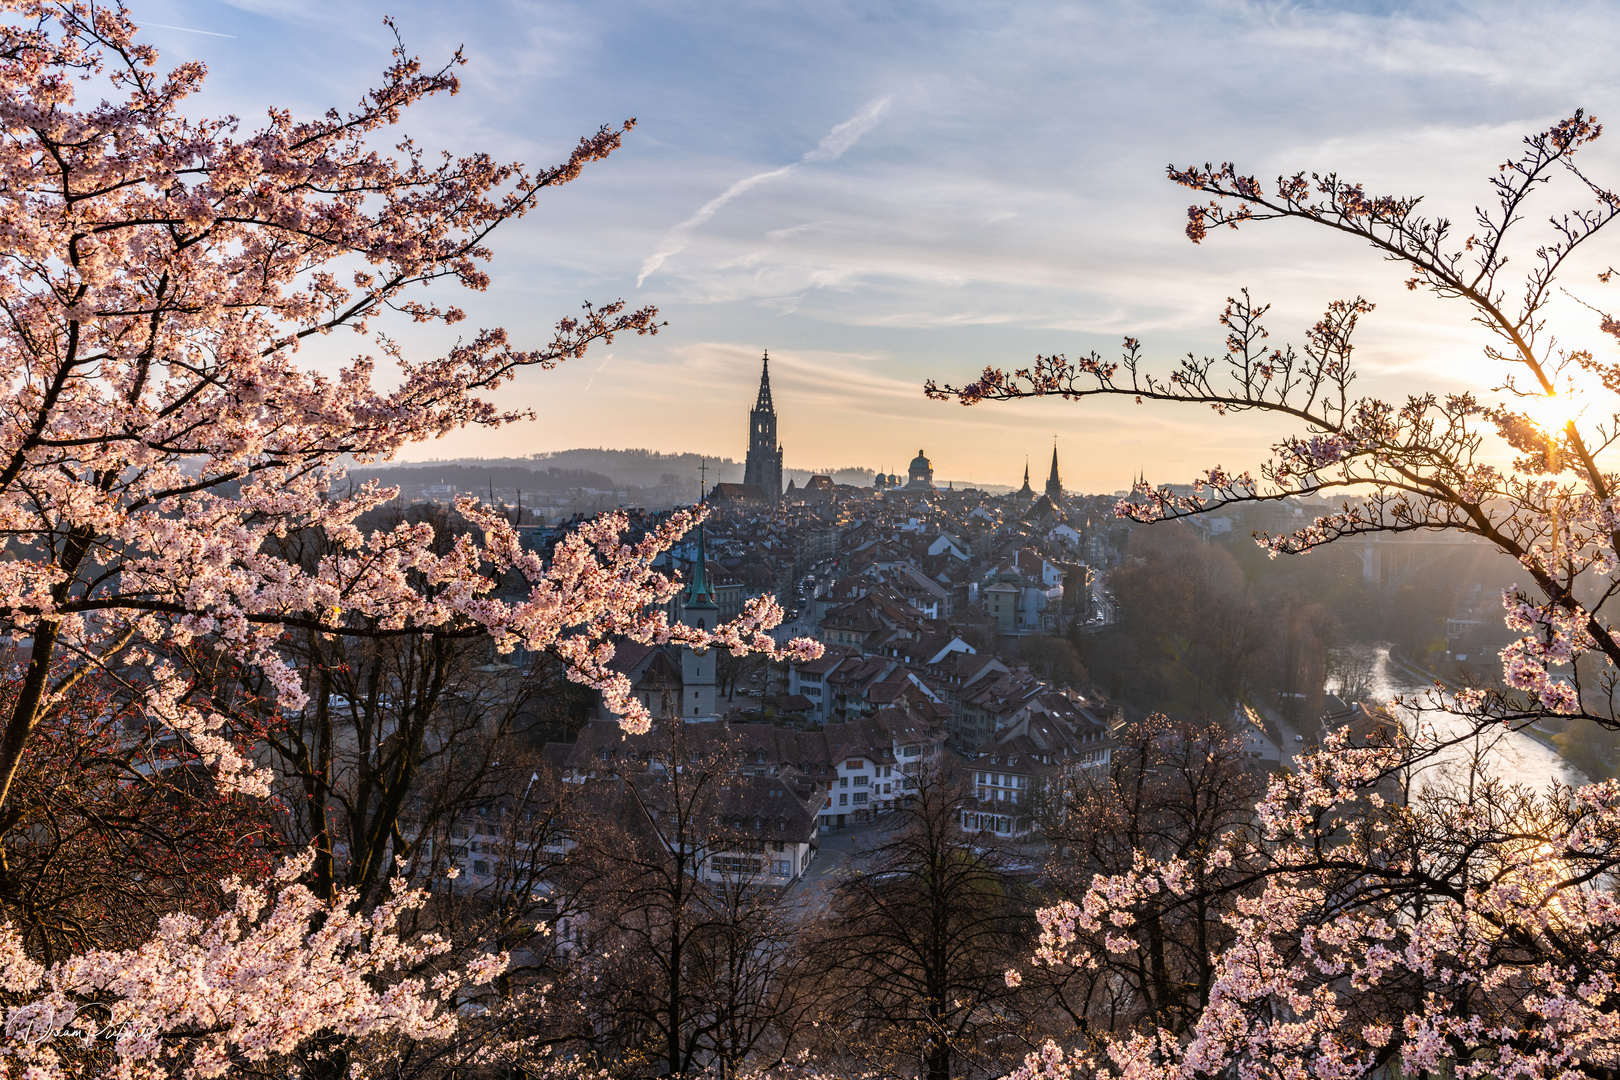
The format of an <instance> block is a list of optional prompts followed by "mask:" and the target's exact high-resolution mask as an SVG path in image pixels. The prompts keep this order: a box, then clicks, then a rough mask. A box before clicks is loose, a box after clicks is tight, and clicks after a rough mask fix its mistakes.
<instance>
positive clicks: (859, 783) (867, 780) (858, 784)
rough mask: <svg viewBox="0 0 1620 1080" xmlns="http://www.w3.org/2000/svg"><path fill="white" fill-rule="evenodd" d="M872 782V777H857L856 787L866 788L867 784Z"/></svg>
mask: <svg viewBox="0 0 1620 1080" xmlns="http://www.w3.org/2000/svg"><path fill="white" fill-rule="evenodd" d="M871 782H872V778H871V777H870V776H857V777H856V778H855V786H856V787H865V786H866V785H867V784H870V783H871Z"/></svg>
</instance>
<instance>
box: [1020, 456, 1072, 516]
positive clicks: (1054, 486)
mask: <svg viewBox="0 0 1620 1080" xmlns="http://www.w3.org/2000/svg"><path fill="white" fill-rule="evenodd" d="M1024 483H1026V484H1027V483H1029V480H1028V466H1025V480H1024ZM1046 497H1047V498H1048V499H1051V500H1052V505H1053V506H1056V505H1057V504H1058V503H1061V502H1062V501H1063V481H1062V480H1059V479H1058V467H1057V442H1056V441H1054V442H1053V443H1052V475H1051V476H1048V477H1047V478H1046Z"/></svg>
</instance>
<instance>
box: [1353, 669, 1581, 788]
mask: <svg viewBox="0 0 1620 1080" xmlns="http://www.w3.org/2000/svg"><path fill="white" fill-rule="evenodd" d="M1364 648H1366V649H1367V650H1369V651H1371V652H1372V653H1373V660H1374V671H1373V700H1375V701H1388V700H1389V699H1390V698H1392V697H1394V696H1395V695H1396V694H1402V695H1405V696H1407V697H1411V696H1413V693H1414V692H1415V691H1419V690H1427V689H1429V688H1430V687H1431V686H1432V684H1431V683H1430V682H1428V681H1427V680H1425V679H1424V678H1423V677H1422V676H1420V675H1417V674H1415V673H1413V672H1411V671H1409V670H1408V669H1406V668H1404V667H1402V666H1401V665H1400V664H1397V663H1395V662H1394V661H1393V660H1391V659H1390V656H1389V648H1388V647H1387V646H1384V645H1378V646H1371V645H1369V646H1364ZM1407 720H1408V722H1409V723H1410V721H1411V717H1410V715H1409V716H1408V717H1407ZM1423 723H1424V724H1425V725H1432V727H1433V728H1434V729H1435V733H1436V734H1438V735H1440V736H1442V737H1444V736H1447V735H1453V734H1462V733H1464V732H1466V731H1468V730H1469V724H1468V722H1467V721H1465V720H1463V719H1462V718H1461V717H1456V716H1451V715H1449V714H1446V713H1433V712H1431V713H1425V714H1424V716H1423ZM1474 757H1475V743H1474V741H1473V740H1470V741H1469V742H1468V743H1464V744H1460V745H1458V746H1456V747H1453V748H1451V749H1449V750H1447V751H1446V752H1445V753H1444V754H1443V755H1441V763H1440V765H1439V767H1437V768H1434V769H1430V770H1427V771H1426V772H1424V773H1421V774H1419V777H1418V778H1417V782H1416V785H1415V786H1418V787H1422V786H1425V785H1426V784H1429V783H1437V782H1444V783H1451V784H1466V783H1467V780H1468V772H1469V765H1470V760H1471V759H1472V758H1474ZM1478 759H1479V760H1480V761H1481V762H1483V764H1484V766H1485V768H1486V769H1488V770H1489V771H1490V773H1491V774H1493V775H1494V776H1496V777H1497V778H1498V779H1500V780H1504V781H1506V782H1508V783H1510V784H1521V785H1524V786H1525V787H1529V788H1534V789H1538V790H1539V789H1544V788H1546V787H1547V786H1548V785H1549V784H1551V783H1553V782H1555V781H1556V782H1559V783H1564V784H1584V783H1586V782H1587V778H1586V776H1585V775H1584V774H1582V773H1581V771H1580V770H1579V769H1576V768H1574V767H1572V766H1571V765H1570V764H1569V762H1567V761H1565V760H1564V759H1563V758H1562V757H1560V756H1559V754H1558V752H1557V751H1556V750H1554V749H1552V748H1551V747H1549V746H1547V745H1545V744H1544V743H1541V742H1538V741H1536V740H1535V739H1534V738H1532V737H1531V736H1529V735H1526V734H1524V733H1522V732H1517V731H1501V732H1498V733H1493V734H1492V735H1490V736H1488V737H1486V739H1485V740H1483V741H1482V742H1480V743H1479V744H1478Z"/></svg>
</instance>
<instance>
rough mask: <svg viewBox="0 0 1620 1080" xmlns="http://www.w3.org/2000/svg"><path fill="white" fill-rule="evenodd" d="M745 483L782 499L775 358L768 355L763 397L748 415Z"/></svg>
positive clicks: (769, 496)
mask: <svg viewBox="0 0 1620 1080" xmlns="http://www.w3.org/2000/svg"><path fill="white" fill-rule="evenodd" d="M743 483H745V484H758V485H759V488H760V490H761V491H763V492H765V497H766V498H767V499H769V500H771V502H776V501H777V500H779V499H781V497H782V446H781V444H780V443H778V442H777V441H776V406H775V405H773V404H772V403H771V354H770V353H769V352H767V353H766V354H765V362H764V367H763V369H762V370H761V371H760V374H759V397H758V398H757V399H755V401H754V408H753V409H752V411H750V412H749V414H748V458H747V460H746V461H745V462H744V463H743Z"/></svg>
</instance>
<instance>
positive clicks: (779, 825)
mask: <svg viewBox="0 0 1620 1080" xmlns="http://www.w3.org/2000/svg"><path fill="white" fill-rule="evenodd" d="M776 831H777V832H786V831H787V822H785V821H783V820H782V819H781V818H777V819H776ZM776 843H777V845H778V848H777V850H781V848H780V845H781V843H782V841H780V840H778V841H777V842H776Z"/></svg>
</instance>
